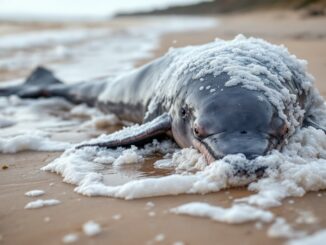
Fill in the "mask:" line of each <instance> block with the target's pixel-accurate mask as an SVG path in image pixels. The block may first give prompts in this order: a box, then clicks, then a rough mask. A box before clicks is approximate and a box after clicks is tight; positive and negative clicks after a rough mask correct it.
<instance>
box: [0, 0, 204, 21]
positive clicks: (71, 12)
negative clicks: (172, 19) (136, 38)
mask: <svg viewBox="0 0 326 245" xmlns="http://www.w3.org/2000/svg"><path fill="white" fill-rule="evenodd" d="M202 1H203V0H152V1H151V0H78V1H77V0H0V19H6V18H8V19H43V18H48V19H51V18H53V19H55V18H60V17H64V18H71V19H73V18H76V19H82V18H95V19H96V18H105V17H108V16H112V15H113V14H114V13H116V12H120V11H123V12H129V11H135V10H151V9H154V8H155V9H157V8H164V7H167V6H171V5H182V4H189V3H197V2H202Z"/></svg>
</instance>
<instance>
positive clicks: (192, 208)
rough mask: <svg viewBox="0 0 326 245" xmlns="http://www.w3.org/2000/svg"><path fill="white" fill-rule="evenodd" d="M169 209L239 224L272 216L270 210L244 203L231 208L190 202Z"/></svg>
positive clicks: (264, 219) (263, 219)
mask: <svg viewBox="0 0 326 245" xmlns="http://www.w3.org/2000/svg"><path fill="white" fill-rule="evenodd" d="M170 211H171V212H172V213H176V214H186V215H191V216H198V217H205V218H210V219H212V220H215V221H218V222H225V223H229V224H241V223H245V222H248V221H255V220H258V221H262V222H270V221H272V220H273V218H274V215H273V214H272V213H271V212H269V211H265V210H261V209H259V208H255V207H252V206H250V205H246V204H238V205H234V206H233V207H232V208H229V209H228V208H221V207H217V206H212V205H209V204H207V203H202V202H192V203H187V204H184V205H181V206H179V207H177V208H173V209H171V210H170Z"/></svg>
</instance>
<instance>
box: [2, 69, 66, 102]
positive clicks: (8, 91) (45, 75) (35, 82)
mask: <svg viewBox="0 0 326 245" xmlns="http://www.w3.org/2000/svg"><path fill="white" fill-rule="evenodd" d="M59 84H62V82H61V81H60V80H58V79H57V78H56V77H55V76H54V75H53V73H52V71H50V70H48V69H46V68H44V67H41V66H40V67H37V68H36V69H35V70H34V71H33V72H32V73H31V74H30V75H29V76H28V77H27V79H26V80H25V82H24V83H23V84H21V85H17V86H10V87H7V88H0V96H10V95H18V96H19V97H21V98H38V97H47V96H48V92H47V91H48V88H49V86H50V85H59Z"/></svg>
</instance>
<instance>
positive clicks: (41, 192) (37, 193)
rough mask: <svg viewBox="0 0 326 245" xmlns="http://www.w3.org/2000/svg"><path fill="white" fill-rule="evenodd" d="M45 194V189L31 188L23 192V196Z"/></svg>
mask: <svg viewBox="0 0 326 245" xmlns="http://www.w3.org/2000/svg"><path fill="white" fill-rule="evenodd" d="M44 194H45V191H43V190H31V191H28V192H26V193H25V196H28V197H38V196H42V195H44Z"/></svg>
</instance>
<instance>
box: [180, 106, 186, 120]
mask: <svg viewBox="0 0 326 245" xmlns="http://www.w3.org/2000/svg"><path fill="white" fill-rule="evenodd" d="M180 114H181V117H182V118H185V117H186V116H187V115H188V109H187V108H185V107H182V108H181V110H180Z"/></svg>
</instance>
